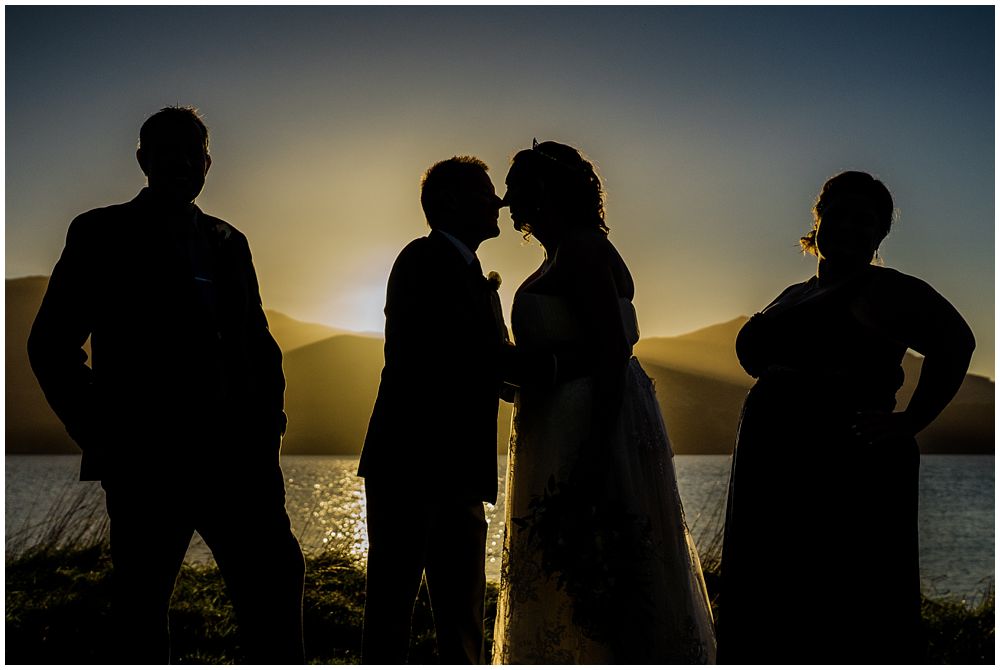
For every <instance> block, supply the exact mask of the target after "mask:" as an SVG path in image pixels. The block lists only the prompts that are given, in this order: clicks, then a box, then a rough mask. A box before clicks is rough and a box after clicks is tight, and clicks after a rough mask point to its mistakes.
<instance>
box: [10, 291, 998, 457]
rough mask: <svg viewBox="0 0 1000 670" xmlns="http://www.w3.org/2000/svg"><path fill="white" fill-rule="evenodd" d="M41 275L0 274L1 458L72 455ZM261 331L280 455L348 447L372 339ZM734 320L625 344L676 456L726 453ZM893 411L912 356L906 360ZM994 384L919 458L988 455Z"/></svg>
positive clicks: (375, 361) (501, 439) (369, 399)
mask: <svg viewBox="0 0 1000 670" xmlns="http://www.w3.org/2000/svg"><path fill="white" fill-rule="evenodd" d="M47 281H48V280H47V278H45V277H25V278H22V279H8V280H7V281H6V301H7V302H6V305H7V306H6V371H7V374H6V400H5V405H6V412H7V414H6V416H7V422H6V450H7V453H78V450H77V448H76V446H75V445H74V444H73V442H72V441H71V440H70V439H69V437H68V436H67V435H66V433H65V431H64V430H63V427H62V424H61V423H60V422H59V421H58V419H56V417H55V415H54V414H53V413H52V411H51V410H50V409H49V407H48V405H47V404H46V403H45V399H44V397H43V396H42V393H41V390H40V389H39V388H38V384H37V383H36V381H35V378H34V375H33V374H32V373H31V369H30V368H29V366H28V360H27V353H26V350H25V343H26V342H27V337H28V331H29V329H30V327H31V322H32V320H33V319H34V317H35V314H36V313H37V311H38V307H39V305H40V304H41V299H42V295H43V293H44V291H45V287H46V285H47ZM267 315H268V321H269V323H270V327H271V332H272V334H273V335H274V337H275V339H276V340H277V341H278V343H279V345H280V346H281V347H282V350H283V351H284V352H285V360H284V368H285V377H286V379H287V390H286V394H285V405H286V409H287V412H288V415H289V428H288V434H287V435H286V436H285V440H284V443H283V447H282V448H283V450H284V452H285V453H288V454H356V453H358V452H359V451H360V449H361V445H362V443H363V442H364V435H365V430H366V429H367V426H368V418H369V416H370V415H371V409H372V406H373V404H374V402H375V394H376V392H377V390H378V382H379V374H380V372H381V369H382V344H383V342H382V338H381V337H376V336H367V335H358V334H349V333H346V332H345V331H340V330H337V329H334V328H330V327H328V326H323V325H319V324H313V323H306V322H302V321H297V320H295V319H293V318H291V317H288V316H286V315H284V314H281V313H279V312H272V311H268V312H267ZM745 322H746V317H739V318H737V319H733V320H732V321H728V322H726V323H721V324H717V325H714V326H710V327H708V328H703V329H701V330H697V331H694V332H692V333H687V334H685V335H680V336H677V337H656V338H646V339H643V340H641V341H640V342H639V343H638V345H637V346H636V348H635V352H636V355H637V356H638V357H639V359H640V360H641V362H642V364H643V367H644V369H645V370H646V372H647V374H649V376H650V377H652V379H653V380H654V382H655V383H656V390H657V398H658V400H659V403H660V407H661V408H662V410H663V415H664V419H665V421H666V424H667V428H668V431H669V432H670V436H671V440H672V441H673V446H674V450H675V452H676V453H679V454H726V453H730V452H731V451H732V448H733V442H734V440H735V434H736V427H737V422H738V420H739V412H740V408H741V406H742V403H743V399H744V397H745V396H746V392H747V390H748V389H749V388H750V386H751V385H752V383H753V380H752V379H751V378H750V377H749V376H747V375H746V373H744V372H743V370H742V368H740V367H739V362H738V361H737V360H736V354H735V352H734V350H733V343H734V342H735V339H736V334H737V333H738V332H739V329H740V328H741V327H742V325H743V323H745ZM903 367H904V370H905V371H906V383H905V384H904V385H903V388H902V389H901V391H900V393H899V406H900V407H905V405H906V402H908V400H909V397H910V395H911V394H912V392H913V387H914V385H915V380H916V378H917V375H918V374H919V369H920V358H919V357H917V356H914V355H912V354H910V355H907V357H906V359H905V360H904V364H903ZM994 386H995V385H994V383H993V382H992V381H990V380H989V379H986V378H985V377H981V376H978V375H967V376H966V378H965V382H964V383H963V385H962V388H961V389H960V390H959V393H958V395H957V396H956V398H955V400H954V401H952V403H951V404H950V405H949V406H948V408H947V409H946V410H945V411H944V412H943V413H942V415H941V416H940V417H938V420H937V421H935V422H934V424H933V425H931V426H930V427H929V428H928V429H927V430H925V431H924V432H923V433H921V435H920V440H919V442H920V446H921V451H923V452H924V453H988V454H992V453H994V423H993V417H994ZM500 407H501V411H500V416H499V418H498V420H497V449H498V451H499V452H501V453H503V452H505V451H506V448H507V439H508V436H509V434H510V415H511V407H510V405H509V404H507V403H501V404H500Z"/></svg>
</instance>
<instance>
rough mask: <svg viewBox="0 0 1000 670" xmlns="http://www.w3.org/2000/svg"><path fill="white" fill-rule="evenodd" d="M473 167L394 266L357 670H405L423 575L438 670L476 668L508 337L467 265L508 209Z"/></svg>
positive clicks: (451, 178) (427, 178) (490, 294)
mask: <svg viewBox="0 0 1000 670" xmlns="http://www.w3.org/2000/svg"><path fill="white" fill-rule="evenodd" d="M486 170H487V167H486V165H485V164H484V163H483V162H482V161H480V160H478V159H476V158H471V157H456V158H452V159H449V160H446V161H442V162H440V163H437V164H436V165H434V166H433V167H431V168H430V169H429V170H428V171H427V173H426V174H425V175H424V178H423V181H422V184H421V194H420V201H421V205H422V206H423V210H424V214H425V216H426V218H427V224H428V225H429V227H430V229H431V232H430V234H429V235H427V237H421V238H418V239H416V240H414V241H413V242H411V243H410V244H409V245H407V246H406V248H405V249H403V251H402V252H401V253H400V254H399V257H398V258H397V259H396V262H395V264H394V265H393V267H392V272H391V273H390V275H389V283H388V289H387V295H386V304H385V316H386V322H385V367H384V368H383V370H382V380H381V384H380V385H379V391H378V397H377V399H376V401H375V408H374V410H373V412H372V417H371V421H370V423H369V425H368V434H367V436H366V438H365V446H364V450H363V452H362V454H361V463H360V466H359V470H358V474H359V475H361V476H363V477H364V478H365V493H366V496H367V511H368V541H369V551H368V586H367V600H366V602H365V623H364V641H363V644H362V652H361V658H362V663H404V662H405V661H406V656H407V649H408V646H409V634H410V617H411V614H412V611H413V603H414V599H415V598H416V595H417V592H418V590H419V588H420V582H421V578H422V577H423V576H424V574H426V579H427V587H428V591H429V593H430V598H431V606H432V608H433V611H434V623H435V626H436V628H437V641H438V650H439V652H440V656H441V660H442V662H444V663H482V662H484V661H485V657H484V649H483V609H484V600H485V589H486V574H485V557H486V517H485V514H484V511H483V501H488V502H496V498H497V448H496V438H497V434H496V426H497V409H498V406H499V393H500V388H501V381H502V380H501V363H500V360H501V358H502V357H503V356H504V355H503V354H502V353H501V352H502V351H504V349H505V346H506V345H505V340H506V327H505V326H504V323H503V317H502V316H501V314H500V310H499V302H498V300H497V298H496V291H495V290H494V288H493V287H491V286H490V285H489V284H488V282H487V280H486V279H485V278H484V277H483V274H482V268H481V267H480V265H479V260H478V259H477V258H476V255H475V252H476V249H477V248H478V247H479V244H480V243H481V242H483V241H484V240H487V239H490V238H492V237H496V236H497V235H499V234H500V229H499V228H498V226H497V219H498V212H499V209H500V207H501V204H502V201H501V200H500V198H498V197H497V195H496V192H495V191H494V188H493V183H492V182H491V181H490V178H489V176H488V175H487V174H486Z"/></svg>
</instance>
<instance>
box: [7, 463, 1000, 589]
mask: <svg viewBox="0 0 1000 670" xmlns="http://www.w3.org/2000/svg"><path fill="white" fill-rule="evenodd" d="M357 464H358V459H357V457H355V456H286V457H284V458H283V459H282V469H283V471H284V474H285V482H286V489H287V507H288V512H289V516H290V517H291V519H292V525H293V527H294V529H295V532H296V534H297V535H298V537H299V539H300V542H301V543H302V545H303V547H304V548H305V549H307V550H317V549H320V548H322V547H323V546H326V545H331V544H332V545H335V546H339V547H344V548H347V549H348V550H349V551H351V552H352V553H354V554H356V555H358V556H363V555H364V554H365V552H366V550H367V532H366V529H365V505H364V503H365V495H364V481H363V480H362V479H359V478H358V477H356V476H355V475H354V473H355V471H356V469H357ZM729 464H730V459H729V457H728V456H677V457H676V459H675V466H676V469H677V478H678V487H679V488H680V493H681V498H682V499H683V501H684V508H685V513H686V515H687V520H688V526H689V527H690V528H691V532H692V534H693V535H694V537H695V540H696V542H697V543H698V546H699V547H700V548H701V549H702V551H705V550H707V549H709V548H710V546H711V545H712V543H713V541H714V540H715V539H716V538H717V536H718V531H719V530H720V529H721V527H722V522H723V517H724V510H725V496H726V485H727V482H728V477H729ZM79 465H80V459H79V457H77V456H15V455H8V456H7V457H6V474H5V482H6V498H5V510H6V515H5V531H6V532H5V535H6V545H7V547H8V551H9V550H10V548H11V547H12V546H14V543H19V542H23V541H25V540H27V541H30V539H31V537H32V536H33V535H35V534H37V533H38V532H40V531H39V530H38V529H40V528H44V527H45V526H46V524H45V520H46V519H47V518H50V517H52V516H54V515H58V514H59V511H60V510H64V509H65V508H66V507H67V506H72V505H76V506H78V507H80V508H81V510H82V516H83V517H87V516H88V512H87V510H95V512H94V513H95V514H96V515H97V518H102V512H101V510H102V506H103V492H102V490H101V488H100V485H99V484H97V483H96V482H78V481H76V479H77V472H78V469H79ZM505 473H506V461H505V459H503V458H501V464H500V472H499V474H498V483H499V490H500V494H501V497H500V499H499V500H498V501H497V504H496V505H487V519H488V521H489V524H490V526H489V537H488V540H487V575H488V577H489V578H490V579H491V580H494V581H495V580H497V579H498V577H499V572H500V548H501V545H502V538H503V490H504V486H503V479H504V475H505ZM83 508H86V509H83ZM400 512H401V513H403V514H405V513H406V510H405V509H404V510H400ZM862 522H863V520H862ZM776 523H780V520H776ZM858 550H859V551H862V548H861V547H859V548H858ZM187 560H188V561H191V562H201V561H208V560H211V555H210V553H209V551H208V549H207V548H206V547H205V545H204V543H202V541H201V539H200V538H198V537H197V536H196V537H195V541H194V542H193V543H192V545H191V548H190V550H189V551H188V555H187ZM875 560H876V561H877V560H878V559H877V557H875ZM920 561H921V576H922V580H923V584H924V590H925V592H927V593H930V594H934V595H944V594H951V595H958V596H963V597H964V596H976V595H978V594H981V593H982V592H983V591H984V590H985V589H986V588H987V587H988V586H989V585H991V584H992V582H993V579H994V457H993V456H924V457H923V458H922V460H921V472H920ZM875 568H876V569H891V566H875Z"/></svg>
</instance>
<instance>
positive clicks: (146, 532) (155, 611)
mask: <svg viewBox="0 0 1000 670" xmlns="http://www.w3.org/2000/svg"><path fill="white" fill-rule="evenodd" d="M105 490H106V493H107V506H108V516H109V517H110V518H111V562H112V567H113V573H112V596H111V597H112V601H111V611H112V625H113V633H112V655H113V658H114V660H115V662H117V663H124V664H130V665H131V664H139V663H141V664H147V663H150V664H165V663H169V662H170V633H169V624H168V611H169V607H170V596H171V594H172V593H173V590H174V582H175V581H176V579H177V573H178V572H179V571H180V567H181V563H182V562H183V561H184V554H185V553H186V552H187V548H188V545H189V544H190V542H191V537H192V536H193V535H194V526H193V524H192V523H191V521H190V520H189V519H188V518H187V514H186V512H185V510H184V509H183V508H182V507H181V506H178V505H171V504H170V496H169V495H168V494H166V493H165V492H164V491H161V490H157V489H155V488H153V487H149V488H139V487H134V486H125V485H108V484H107V483H105Z"/></svg>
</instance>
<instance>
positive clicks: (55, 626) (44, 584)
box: [5, 541, 994, 664]
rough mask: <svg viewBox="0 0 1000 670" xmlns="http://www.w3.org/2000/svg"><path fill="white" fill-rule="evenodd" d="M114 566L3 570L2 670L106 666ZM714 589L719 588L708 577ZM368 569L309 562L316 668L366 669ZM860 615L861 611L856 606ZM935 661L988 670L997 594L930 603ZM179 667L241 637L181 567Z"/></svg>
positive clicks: (98, 544)
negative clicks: (7, 668)
mask: <svg viewBox="0 0 1000 670" xmlns="http://www.w3.org/2000/svg"><path fill="white" fill-rule="evenodd" d="M110 576H111V560H110V555H109V552H108V548H107V544H106V543H105V542H103V541H95V542H92V543H90V544H89V545H86V546H70V547H66V546H61V547H56V548H54V549H46V550H42V549H34V550H31V551H27V552H23V553H21V554H20V555H18V556H17V557H16V558H14V559H9V560H8V561H7V564H6V578H7V587H6V588H7V592H6V596H7V607H6V642H5V645H6V658H5V660H6V662H7V663H14V664H38V663H44V664H80V663H89V664H93V663H106V662H107V660H108V654H107V648H108V638H107V631H108V627H109V607H108V599H109V595H110ZM708 581H709V587H710V589H712V590H714V585H715V584H717V580H716V579H714V575H711V574H710V575H709V580H708ZM364 586H365V579H364V568H363V566H361V565H358V563H357V562H356V561H355V560H353V559H351V558H350V557H349V556H348V555H347V554H346V553H344V552H338V551H336V550H331V551H327V552H323V553H320V554H314V555H311V556H308V557H307V571H306V591H305V608H304V619H305V637H306V658H307V659H308V661H309V662H310V663H323V664H342V663H358V662H359V661H360V656H359V654H360V647H361V622H362V614H363V611H364ZM858 606H859V607H862V606H865V604H863V603H859V605H858ZM495 612H496V587H495V586H492V585H491V586H490V588H489V592H488V594H487V617H486V618H487V620H486V625H485V628H486V635H487V640H486V643H487V650H489V648H490V646H491V644H492V630H493V618H494V615H495ZM923 614H924V620H925V622H926V624H927V627H928V632H929V638H930V639H929V646H930V654H931V661H932V662H934V663H950V664H979V663H988V664H992V663H993V661H994V594H993V590H992V588H991V589H990V590H989V591H988V593H986V594H985V595H984V596H983V597H982V598H981V600H980V601H979V602H976V603H973V604H969V603H965V602H961V601H957V600H949V599H925V600H924V604H923ZM170 627H171V640H172V660H173V662H175V663H212V664H220V663H232V662H235V661H238V660H240V652H239V649H240V643H239V633H238V630H237V627H236V622H235V618H234V616H233V613H232V608H231V607H230V605H229V600H228V597H227V595H226V593H225V588H224V586H223V582H222V577H221V575H220V574H219V571H218V569H217V568H216V567H215V566H214V564H212V565H205V566H191V565H185V566H184V567H183V569H182V570H181V574H180V576H179V577H178V580H177V586H176V589H175V592H174V598H173V601H172V606H171V611H170ZM410 662H411V663H422V664H429V663H435V662H437V651H436V649H435V641H434V626H433V619H432V617H431V611H430V604H429V600H428V597H427V593H426V590H424V589H422V590H421V593H420V596H419V598H418V601H417V604H416V606H415V608H414V613H413V634H412V640H411V645H410Z"/></svg>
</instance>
